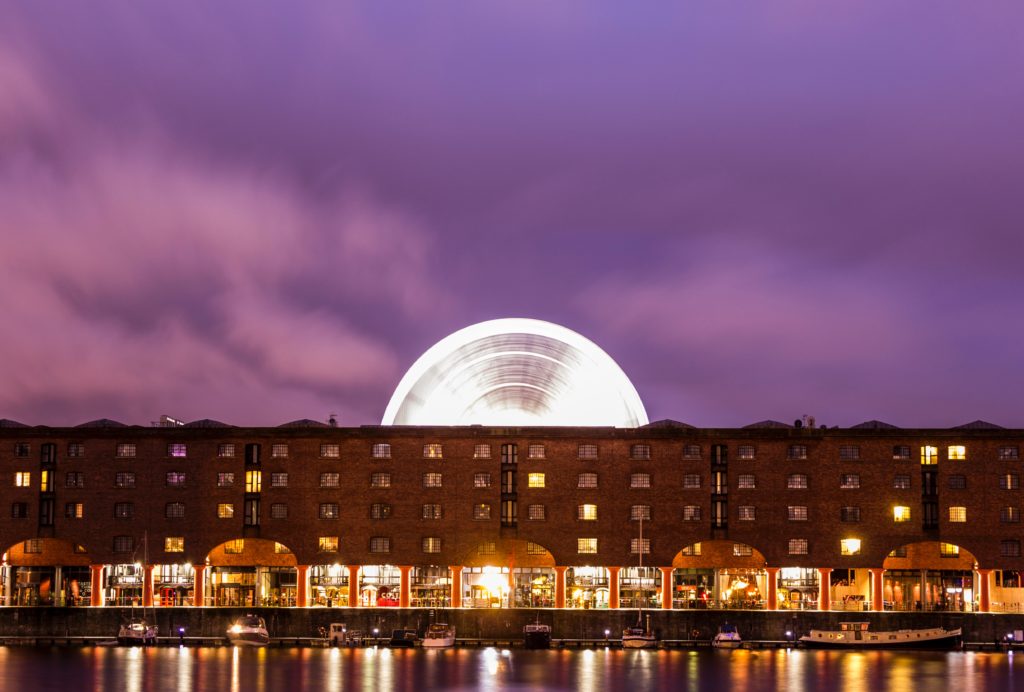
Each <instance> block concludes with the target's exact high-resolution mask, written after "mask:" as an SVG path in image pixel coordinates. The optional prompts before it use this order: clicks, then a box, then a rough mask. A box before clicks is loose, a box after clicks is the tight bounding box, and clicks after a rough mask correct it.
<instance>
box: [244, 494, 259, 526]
mask: <svg viewBox="0 0 1024 692" xmlns="http://www.w3.org/2000/svg"><path fill="white" fill-rule="evenodd" d="M245 525H246V526H259V525H260V501H259V500H258V499H255V498H253V499H249V500H246V501H245Z"/></svg>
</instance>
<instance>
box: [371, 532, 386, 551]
mask: <svg viewBox="0 0 1024 692" xmlns="http://www.w3.org/2000/svg"><path fill="white" fill-rule="evenodd" d="M370 552H371V553H390V552H391V539H390V538H388V537H387V536H373V537H371V538H370Z"/></svg>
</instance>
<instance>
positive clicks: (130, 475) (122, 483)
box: [114, 471, 135, 488]
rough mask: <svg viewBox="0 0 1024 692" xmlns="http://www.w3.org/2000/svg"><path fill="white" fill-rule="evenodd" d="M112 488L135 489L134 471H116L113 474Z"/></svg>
mask: <svg viewBox="0 0 1024 692" xmlns="http://www.w3.org/2000/svg"><path fill="white" fill-rule="evenodd" d="M114 487H115V488H134V487H135V472H134V471H118V472H117V473H115V474H114Z"/></svg>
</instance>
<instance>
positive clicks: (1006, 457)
mask: <svg viewBox="0 0 1024 692" xmlns="http://www.w3.org/2000/svg"><path fill="white" fill-rule="evenodd" d="M999 459H1000V461H1017V460H1019V459H1020V448H1019V447H1000V448H999Z"/></svg>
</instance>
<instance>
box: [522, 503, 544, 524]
mask: <svg viewBox="0 0 1024 692" xmlns="http://www.w3.org/2000/svg"><path fill="white" fill-rule="evenodd" d="M526 518H527V519H529V520H530V521H544V520H545V519H546V518H547V511H546V510H545V508H544V505H530V506H529V507H527V508H526Z"/></svg>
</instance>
